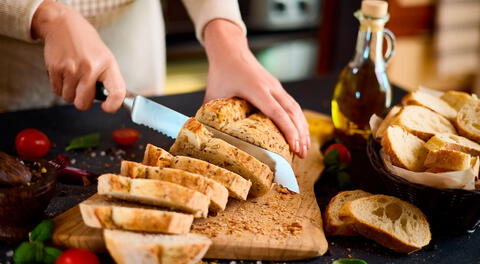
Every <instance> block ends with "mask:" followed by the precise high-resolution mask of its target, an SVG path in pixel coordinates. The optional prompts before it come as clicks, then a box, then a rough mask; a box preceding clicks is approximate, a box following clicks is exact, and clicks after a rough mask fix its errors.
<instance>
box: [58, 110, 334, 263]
mask: <svg viewBox="0 0 480 264" xmlns="http://www.w3.org/2000/svg"><path fill="white" fill-rule="evenodd" d="M306 116H307V117H308V118H309V120H311V119H317V120H326V117H325V116H322V115H318V114H315V113H311V112H308V113H306ZM327 125H328V123H327ZM330 136H331V134H329V133H326V134H325V133H324V134H320V135H318V134H317V135H314V136H312V148H311V149H310V151H309V153H308V157H307V158H306V159H303V160H302V159H295V160H294V163H293V168H294V171H295V174H296V176H297V180H298V183H299V185H300V194H292V193H290V192H289V191H287V190H285V189H283V188H281V187H278V186H276V187H275V188H273V189H272V190H271V191H270V192H269V193H268V194H266V195H264V196H262V197H259V198H255V199H249V200H248V201H246V202H245V201H244V202H242V201H236V200H233V199H232V200H230V201H229V203H228V205H227V209H226V210H225V211H224V212H221V213H219V214H218V215H217V216H213V217H209V218H206V219H197V220H195V222H194V224H193V226H192V232H195V233H200V234H205V235H207V236H209V237H210V238H211V239H212V242H213V243H212V246H211V247H210V249H209V250H208V252H207V254H206V256H205V258H212V259H243V260H275V261H283V260H298V259H306V258H312V257H316V256H321V255H323V254H324V253H325V252H326V250H327V248H328V243H327V240H326V238H325V235H324V233H323V227H322V218H321V214H320V209H319V208H318V205H317V201H316V198H315V194H314V190H313V186H314V183H315V181H316V180H317V179H318V177H319V175H320V173H321V171H322V170H323V162H322V159H323V157H322V155H321V153H320V151H319V148H320V144H321V142H325V140H326V138H328V137H330ZM54 223H55V229H54V233H53V238H52V240H53V243H54V244H55V245H56V246H59V247H66V248H70V247H78V248H86V249H89V250H92V251H95V252H104V251H106V248H105V244H104V241H103V237H102V231H101V229H95V228H90V227H87V226H86V225H84V224H83V221H82V217H81V215H80V210H79V208H78V206H76V207H74V208H72V209H70V210H68V211H66V212H65V213H63V214H61V215H59V216H57V217H56V218H55V219H54Z"/></svg>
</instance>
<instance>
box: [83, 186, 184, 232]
mask: <svg viewBox="0 0 480 264" xmlns="http://www.w3.org/2000/svg"><path fill="white" fill-rule="evenodd" d="M79 207H80V212H81V214H82V218H83V222H84V223H85V225H87V226H89V227H94V228H109V229H123V230H132V231H146V232H154V233H167V234H185V233H188V232H189V231H190V227H191V226H192V222H193V216H192V215H190V214H183V213H177V212H170V211H164V210H159V209H158V208H155V207H153V206H142V205H138V204H132V203H126V202H122V201H119V200H108V199H107V198H106V197H105V196H102V195H96V196H94V197H92V198H90V199H88V200H85V201H83V202H81V203H80V205H79Z"/></svg>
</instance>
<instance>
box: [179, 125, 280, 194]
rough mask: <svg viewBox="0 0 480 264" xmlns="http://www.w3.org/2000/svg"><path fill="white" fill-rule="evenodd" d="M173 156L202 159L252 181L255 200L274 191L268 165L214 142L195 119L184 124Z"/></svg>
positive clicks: (218, 140) (219, 140) (218, 141)
mask: <svg viewBox="0 0 480 264" xmlns="http://www.w3.org/2000/svg"><path fill="white" fill-rule="evenodd" d="M170 152H171V153H172V154H174V155H184V156H190V157H193V158H198V159H202V160H205V161H208V162H210V163H213V164H215V165H217V166H220V167H222V168H225V169H227V170H230V171H232V172H235V173H238V174H239V175H241V176H242V177H244V178H246V179H248V180H250V181H252V188H251V194H252V195H254V196H261V195H263V194H265V193H267V192H268V191H269V190H270V188H271V187H272V181H273V172H272V171H271V170H270V168H269V167H268V166H267V165H265V164H263V163H262V162H260V161H259V160H257V159H256V158H254V157H253V156H251V155H249V154H247V153H246V152H244V151H242V150H240V149H238V148H236V147H234V146H232V145H230V144H228V143H227V142H225V141H223V140H221V139H218V138H213V137H212V134H211V133H210V132H209V131H208V130H207V129H206V128H205V127H204V126H203V125H202V124H201V123H199V122H198V121H197V120H195V119H194V118H190V119H189V120H188V121H187V122H186V123H185V125H184V126H183V128H182V129H181V131H180V132H179V134H178V136H177V139H176V140H175V143H174V144H173V146H172V148H171V149H170Z"/></svg>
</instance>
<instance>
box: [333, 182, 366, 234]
mask: <svg viewBox="0 0 480 264" xmlns="http://www.w3.org/2000/svg"><path fill="white" fill-rule="evenodd" d="M370 195H372V194H370V193H368V192H364V191H362V190H354V191H344V192H339V193H338V194H337V195H335V196H334V197H333V198H332V199H331V200H330V202H329V203H328V205H327V208H326V209H325V233H326V234H327V235H329V236H336V235H338V236H356V235H358V233H357V232H356V231H355V229H354V228H353V224H352V223H351V222H350V221H348V219H345V220H346V221H344V220H342V219H340V210H341V209H342V207H343V205H344V204H345V203H346V202H349V201H353V200H355V199H358V198H362V197H367V196H370Z"/></svg>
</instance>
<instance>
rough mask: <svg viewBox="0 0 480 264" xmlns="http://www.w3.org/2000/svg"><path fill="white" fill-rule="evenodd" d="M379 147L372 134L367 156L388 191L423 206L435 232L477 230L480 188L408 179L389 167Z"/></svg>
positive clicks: (422, 208) (420, 206) (479, 218)
mask: <svg viewBox="0 0 480 264" xmlns="http://www.w3.org/2000/svg"><path fill="white" fill-rule="evenodd" d="M380 149H381V145H380V144H379V143H378V142H377V141H376V140H374V139H373V137H372V136H371V137H370V138H369V140H368V145H367V155H368V157H369V159H370V163H371V164H372V166H373V168H374V169H375V171H376V172H377V173H378V174H379V178H380V179H381V180H382V181H383V183H384V186H385V188H386V192H387V193H388V194H390V195H392V196H396V197H398V198H400V199H402V200H404V201H408V202H410V203H412V204H414V205H416V206H417V207H418V208H420V209H421V210H422V211H423V213H424V214H425V215H426V216H427V218H428V221H429V223H430V226H431V229H432V231H434V232H436V233H465V232H474V231H475V229H476V228H477V227H478V225H479V224H480V191H478V190H472V191H469V190H462V189H437V188H432V187H429V186H426V185H422V184H417V183H412V182H409V181H407V180H405V179H404V178H402V177H399V176H397V175H394V174H392V173H390V172H389V171H388V170H387V168H386V167H385V165H384V163H383V160H382V158H381V156H380Z"/></svg>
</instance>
